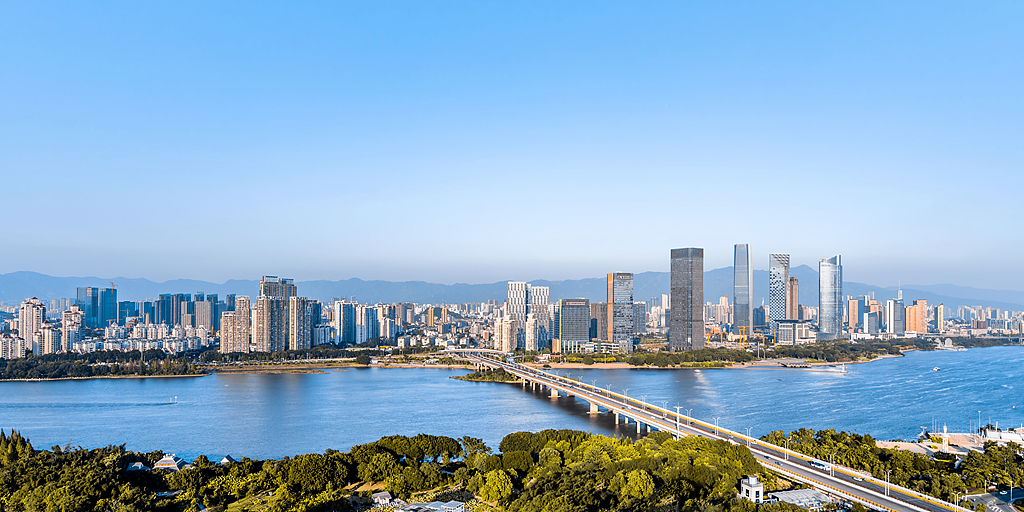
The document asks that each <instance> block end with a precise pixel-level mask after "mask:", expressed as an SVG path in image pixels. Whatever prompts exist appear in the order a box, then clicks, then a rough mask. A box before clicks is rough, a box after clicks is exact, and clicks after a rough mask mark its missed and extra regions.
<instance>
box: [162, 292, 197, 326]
mask: <svg viewBox="0 0 1024 512" xmlns="http://www.w3.org/2000/svg"><path fill="white" fill-rule="evenodd" d="M190 299H191V296H189V295H188V294H184V293H164V294H161V295H160V297H159V298H158V299H157V301H156V303H154V304H153V309H154V312H155V318H154V319H153V323H156V324H165V325H168V326H173V325H180V324H181V304H182V303H185V302H189V300H190Z"/></svg>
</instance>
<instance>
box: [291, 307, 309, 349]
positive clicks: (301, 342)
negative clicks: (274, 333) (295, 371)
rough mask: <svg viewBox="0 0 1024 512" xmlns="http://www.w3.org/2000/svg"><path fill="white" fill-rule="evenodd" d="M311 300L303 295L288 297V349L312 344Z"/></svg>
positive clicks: (301, 347) (304, 347) (303, 347)
mask: <svg viewBox="0 0 1024 512" xmlns="http://www.w3.org/2000/svg"><path fill="white" fill-rule="evenodd" d="M312 302H314V301H311V300H309V299H307V298H305V297H289V298H288V350H302V349H307V348H309V347H311V346H312V345H313V324H312V318H311V317H310V304H311V303H312Z"/></svg>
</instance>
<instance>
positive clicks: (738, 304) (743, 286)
mask: <svg viewBox="0 0 1024 512" xmlns="http://www.w3.org/2000/svg"><path fill="white" fill-rule="evenodd" d="M732 268H733V277H732V303H733V314H732V317H733V332H734V333H736V334H746V335H750V334H751V326H752V325H753V321H754V317H753V313H752V312H751V310H750V299H751V295H752V293H753V291H754V270H753V268H752V267H751V266H750V246H748V245H747V244H736V245H735V246H734V247H733V267H732Z"/></svg>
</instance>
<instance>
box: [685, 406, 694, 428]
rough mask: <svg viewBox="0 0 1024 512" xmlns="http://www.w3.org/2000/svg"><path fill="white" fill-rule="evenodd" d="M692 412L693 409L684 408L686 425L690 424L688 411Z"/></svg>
mask: <svg viewBox="0 0 1024 512" xmlns="http://www.w3.org/2000/svg"><path fill="white" fill-rule="evenodd" d="M692 412H693V409H687V410H686V424H687V425H689V424H690V413H692Z"/></svg>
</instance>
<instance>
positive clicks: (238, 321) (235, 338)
mask: <svg viewBox="0 0 1024 512" xmlns="http://www.w3.org/2000/svg"><path fill="white" fill-rule="evenodd" d="M231 302H232V304H233V306H234V309H233V310H231V311H225V312H224V313H222V314H221V317H220V352H221V353H222V354H230V353H232V352H243V353H244V352H249V351H250V350H249V349H250V344H251V342H250V333H251V325H252V320H251V318H250V317H251V314H252V313H251V309H250V308H249V297H246V296H241V297H235V296H231Z"/></svg>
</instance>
